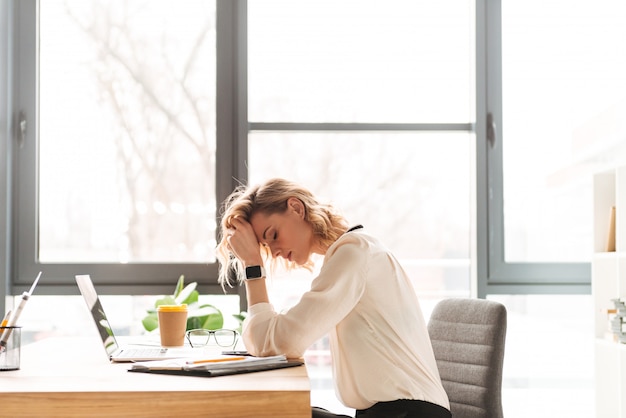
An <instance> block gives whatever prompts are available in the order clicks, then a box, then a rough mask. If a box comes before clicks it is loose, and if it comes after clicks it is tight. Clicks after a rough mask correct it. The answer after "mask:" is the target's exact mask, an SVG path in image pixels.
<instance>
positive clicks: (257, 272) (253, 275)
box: [246, 266, 263, 279]
mask: <svg viewBox="0 0 626 418" xmlns="http://www.w3.org/2000/svg"><path fill="white" fill-rule="evenodd" d="M259 277H263V271H262V270H261V266H250V267H246V279H258V278H259Z"/></svg>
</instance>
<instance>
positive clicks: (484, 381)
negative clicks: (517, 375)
mask: <svg viewBox="0 0 626 418" xmlns="http://www.w3.org/2000/svg"><path fill="white" fill-rule="evenodd" d="M506 325H507V312H506V308H505V307H504V305H502V304H501V303H498V302H494V301H488V300H485V299H461V298H460V299H445V300H443V301H441V302H439V303H438V304H437V306H435V309H434V310H433V312H432V315H431V317H430V320H429V322H428V333H429V335H430V339H431V341H432V345H433V351H434V353H435V359H436V360H437V367H438V368H439V374H440V375H441V380H442V382H443V387H444V389H445V390H446V393H447V394H448V398H449V399H450V409H451V412H452V417H453V418H502V416H503V414H502V364H503V361H504V343H505V338H506Z"/></svg>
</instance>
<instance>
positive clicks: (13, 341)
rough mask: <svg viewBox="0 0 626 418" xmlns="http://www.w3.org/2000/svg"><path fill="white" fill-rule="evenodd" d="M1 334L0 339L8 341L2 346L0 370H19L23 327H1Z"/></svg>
mask: <svg viewBox="0 0 626 418" xmlns="http://www.w3.org/2000/svg"><path fill="white" fill-rule="evenodd" d="M7 333H8V334H7ZM0 335H1V337H0V341H6V345H4V344H3V345H2V346H0V371H6V370H18V369H19V368H20V348H21V341H22V327H15V326H14V327H0Z"/></svg>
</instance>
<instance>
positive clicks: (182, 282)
mask: <svg viewBox="0 0 626 418" xmlns="http://www.w3.org/2000/svg"><path fill="white" fill-rule="evenodd" d="M184 286H185V275H184V274H181V275H180V277H179V278H178V282H176V289H174V295H173V296H174V297H175V298H176V297H177V296H178V295H179V294H180V292H181V291H182V290H183V287H184Z"/></svg>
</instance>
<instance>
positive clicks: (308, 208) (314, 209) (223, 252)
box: [217, 178, 348, 286]
mask: <svg viewBox="0 0 626 418" xmlns="http://www.w3.org/2000/svg"><path fill="white" fill-rule="evenodd" d="M292 197H295V198H297V199H299V200H300V201H301V202H302V203H303V205H304V208H305V215H304V220H305V221H306V222H308V223H309V225H311V227H312V228H313V234H314V236H315V237H316V238H317V240H318V243H319V244H320V245H322V246H323V247H324V248H328V247H330V246H331V244H332V243H333V242H335V241H336V240H337V239H338V238H339V237H340V236H341V235H342V234H343V233H344V232H345V231H346V229H347V227H348V226H347V225H348V224H347V222H346V219H345V218H344V217H343V216H342V215H340V214H339V213H338V212H337V211H336V210H335V208H334V207H333V206H332V205H330V204H324V203H320V202H319V201H318V200H317V199H316V198H315V196H314V195H313V194H312V193H311V192H310V191H309V190H307V189H305V188H303V187H302V186H300V185H298V184H296V183H293V182H291V181H288V180H285V179H281V178H274V179H271V180H268V181H267V182H265V183H263V184H261V185H256V186H251V187H246V186H243V185H242V186H239V187H237V188H236V189H235V190H234V191H233V192H232V193H231V195H230V196H228V197H227V198H226V200H224V203H223V207H222V221H221V225H220V226H221V228H220V240H219V244H218V245H217V259H218V261H219V263H220V272H219V277H218V280H219V282H220V283H221V285H222V286H225V285H229V286H231V285H232V284H231V277H232V276H231V275H232V274H233V273H234V274H235V275H236V277H237V280H238V281H239V282H241V280H242V277H243V266H242V264H241V262H240V261H239V260H238V259H237V258H236V257H235V256H234V255H233V254H232V253H231V252H230V251H229V250H228V246H227V245H226V244H227V243H226V236H225V233H224V232H225V231H226V230H227V229H230V228H231V227H232V224H231V221H232V219H233V218H235V217H240V218H242V219H245V220H246V221H248V222H249V221H250V218H251V217H252V215H253V214H255V213H259V212H260V213H263V214H265V215H272V214H275V213H283V212H285V211H286V210H287V200H288V199H289V198H292ZM259 251H260V253H261V257H263V259H264V261H265V263H267V262H270V263H269V264H270V268H274V267H275V265H276V262H277V259H274V258H272V254H271V252H270V249H269V247H266V246H264V245H262V244H259ZM284 265H285V268H286V269H288V270H289V269H293V268H296V267H298V265H297V264H296V263H294V262H290V261H288V260H284ZM301 267H305V268H308V269H309V270H310V269H311V268H312V267H313V263H312V261H311V260H310V259H309V261H308V262H307V263H306V264H305V265H303V266H301Z"/></svg>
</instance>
